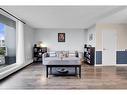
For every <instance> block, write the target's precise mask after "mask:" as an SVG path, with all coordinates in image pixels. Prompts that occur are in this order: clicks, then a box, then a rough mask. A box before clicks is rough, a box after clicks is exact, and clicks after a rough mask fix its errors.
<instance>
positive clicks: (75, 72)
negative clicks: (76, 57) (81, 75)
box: [75, 67, 77, 75]
mask: <svg viewBox="0 0 127 95" xmlns="http://www.w3.org/2000/svg"><path fill="white" fill-rule="evenodd" d="M75 75H77V67H75Z"/></svg>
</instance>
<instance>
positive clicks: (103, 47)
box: [101, 29, 117, 66]
mask: <svg viewBox="0 0 127 95" xmlns="http://www.w3.org/2000/svg"><path fill="white" fill-rule="evenodd" d="M108 30H109V29H106V30H105V31H108ZM111 31H113V32H114V33H115V34H116V41H115V45H116V46H115V55H116V51H117V32H116V30H111ZM101 32H102V34H101V35H102V36H101V37H102V38H101V39H102V48H101V50H102V66H108V65H105V64H103V48H104V47H103V46H104V45H103V44H104V43H103V36H104V35H103V34H104V31H101ZM115 62H116V56H115ZM109 66H116V64H113V65H109Z"/></svg>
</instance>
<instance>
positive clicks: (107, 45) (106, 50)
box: [102, 30, 117, 66]
mask: <svg viewBox="0 0 127 95" xmlns="http://www.w3.org/2000/svg"><path fill="white" fill-rule="evenodd" d="M116 37H117V35H116V32H115V31H111V30H106V31H103V32H102V65H107V66H110V65H116Z"/></svg>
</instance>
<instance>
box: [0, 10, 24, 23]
mask: <svg viewBox="0 0 127 95" xmlns="http://www.w3.org/2000/svg"><path fill="white" fill-rule="evenodd" d="M0 9H1V10H2V11H4V12H6V13H7V14H9V15H10V16H12V17H14V18H16V19H17V20H19V21H21V22H22V23H24V24H26V23H25V22H24V21H22V20H20V19H19V18H17V17H16V16H14V15H13V14H11V13H9V12H8V11H6V10H4V9H3V8H0Z"/></svg>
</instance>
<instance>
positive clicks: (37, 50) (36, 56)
mask: <svg viewBox="0 0 127 95" xmlns="http://www.w3.org/2000/svg"><path fill="white" fill-rule="evenodd" d="M45 52H47V47H33V60H34V62H41V61H42V54H43V53H45Z"/></svg>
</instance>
